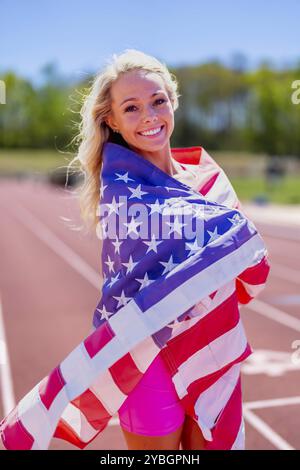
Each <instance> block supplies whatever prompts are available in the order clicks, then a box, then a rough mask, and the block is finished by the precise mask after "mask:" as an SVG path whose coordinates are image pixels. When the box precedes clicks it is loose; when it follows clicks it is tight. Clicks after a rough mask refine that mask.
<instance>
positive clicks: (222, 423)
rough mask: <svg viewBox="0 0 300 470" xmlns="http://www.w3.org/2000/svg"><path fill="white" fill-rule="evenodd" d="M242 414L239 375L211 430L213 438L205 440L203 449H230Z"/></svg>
mask: <svg viewBox="0 0 300 470" xmlns="http://www.w3.org/2000/svg"><path fill="white" fill-rule="evenodd" d="M242 416H243V414H242V390H241V377H239V380H238V381H237V384H236V386H235V389H234V390H233V392H232V395H231V397H230V399H229V400H228V402H227V404H226V406H225V408H224V409H223V410H222V412H221V414H220V415H219V417H218V419H217V423H216V424H215V426H214V428H213V430H212V438H213V440H212V441H206V442H205V450H230V449H231V448H232V446H233V444H234V442H235V440H236V438H237V435H238V432H239V430H240V426H241V423H242Z"/></svg>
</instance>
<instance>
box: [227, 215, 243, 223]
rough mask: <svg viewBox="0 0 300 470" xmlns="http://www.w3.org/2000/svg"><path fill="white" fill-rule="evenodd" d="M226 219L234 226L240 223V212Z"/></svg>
mask: <svg viewBox="0 0 300 470" xmlns="http://www.w3.org/2000/svg"><path fill="white" fill-rule="evenodd" d="M227 220H229V222H231V223H232V225H233V226H236V225H238V224H239V223H240V221H241V216H240V214H234V216H233V217H232V218H230V217H227Z"/></svg>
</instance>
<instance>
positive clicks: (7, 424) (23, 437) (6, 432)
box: [0, 408, 34, 450]
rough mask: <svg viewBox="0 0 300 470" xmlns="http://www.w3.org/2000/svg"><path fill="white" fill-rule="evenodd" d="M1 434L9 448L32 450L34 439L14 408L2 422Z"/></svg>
mask: <svg viewBox="0 0 300 470" xmlns="http://www.w3.org/2000/svg"><path fill="white" fill-rule="evenodd" d="M0 435H1V439H2V442H3V444H4V446H5V448H6V449H7V450H30V449H31V448H32V446H33V443H34V439H33V437H32V435H31V434H30V433H29V432H28V431H27V429H26V428H25V427H24V425H23V424H22V422H21V421H20V419H19V417H18V412H17V408H14V409H13V410H12V411H11V412H10V413H9V414H8V415H7V417H6V418H5V419H4V420H2V421H1V423H0Z"/></svg>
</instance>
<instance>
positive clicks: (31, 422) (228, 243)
mask: <svg viewBox="0 0 300 470" xmlns="http://www.w3.org/2000/svg"><path fill="white" fill-rule="evenodd" d="M172 156H173V157H174V159H175V160H176V161H177V162H180V163H181V164H182V168H184V169H185V170H188V171H190V172H192V173H193V174H194V178H193V187H191V186H189V185H187V184H185V183H183V182H181V181H178V180H177V179H176V178H174V177H172V176H169V175H168V174H166V173H165V172H163V171H162V170H160V169H159V168H158V167H157V166H156V165H154V164H152V163H151V162H149V161H147V160H145V159H144V158H143V157H141V156H140V155H139V154H138V153H136V152H134V151H133V150H130V149H128V148H125V147H123V146H121V145H117V144H114V143H111V142H107V143H105V144H104V149H103V164H102V169H101V175H100V176H101V187H100V204H99V232H98V234H99V235H100V236H101V237H102V238H103V240H102V244H103V247H102V255H101V256H102V272H103V285H102V292H101V298H100V300H99V302H98V304H97V306H96V309H95V312H94V318H93V329H92V332H91V333H90V334H89V336H87V337H86V338H85V339H84V340H83V341H82V342H81V343H80V344H79V345H78V346H77V347H76V348H75V349H74V350H73V351H72V352H71V353H70V354H69V355H68V356H67V357H66V358H65V359H64V360H63V361H62V362H61V363H60V364H59V365H58V366H57V367H55V368H54V369H53V370H52V371H51V372H50V373H49V375H47V376H46V377H45V378H43V379H42V380H41V381H40V382H39V383H38V384H37V385H36V386H35V387H34V388H33V389H32V390H31V391H30V392H29V393H28V394H27V395H26V396H25V397H24V398H23V399H22V400H21V401H20V402H19V403H18V405H17V406H16V407H15V408H14V409H13V410H12V411H11V412H10V413H9V415H8V416H7V417H5V418H4V419H3V420H2V421H1V423H0V432H1V438H2V441H3V444H4V446H5V447H6V448H7V449H23V450H26V449H32V450H34V449H47V448H48V447H49V444H50V441H51V439H52V438H53V437H57V438H60V439H64V440H66V441H69V442H71V443H72V444H74V445H75V446H76V447H78V448H80V449H83V448H85V447H86V446H87V445H88V444H89V443H90V442H91V441H92V440H93V439H94V438H95V437H96V436H97V435H98V434H99V433H101V432H102V431H103V430H104V429H105V428H106V427H107V425H108V423H109V421H110V420H111V418H112V417H113V416H114V415H116V414H117V413H118V410H119V409H120V408H121V406H122V404H123V403H124V401H125V400H126V398H127V397H128V395H129V394H130V392H131V391H132V390H133V389H134V387H135V386H136V385H137V384H138V382H139V380H140V379H141V378H142V376H143V374H144V373H145V372H146V370H147V368H148V367H149V366H150V364H151V363H152V362H153V360H154V359H155V358H156V357H157V355H158V354H160V355H161V357H162V358H163V359H164V361H165V364H166V366H167V367H168V369H169V371H170V376H171V378H172V381H173V383H174V386H175V388H176V391H177V393H178V396H179V398H180V400H181V403H182V405H183V406H184V409H185V412H186V414H188V415H190V416H192V417H193V418H194V420H195V421H196V422H197V425H198V426H199V428H200V429H201V431H202V434H203V436H204V438H205V448H206V449H207V450H209V449H219V450H221V449H232V450H234V449H244V446H245V435H244V421H243V416H242V388H241V371H240V367H241V363H242V361H244V360H245V359H246V358H247V357H248V356H249V355H250V354H251V353H252V350H251V347H250V345H249V343H248V342H247V338H246V335H245V331H244V328H243V325H242V321H241V319H240V315H239V305H240V304H246V303H248V302H249V301H251V299H252V298H253V297H254V296H255V295H257V294H258V293H259V292H260V291H261V290H262V289H263V287H264V285H265V282H266V279H267V276H268V273H269V264H268V260H267V257H268V253H267V250H266V247H265V245H264V242H263V240H262V238H261V236H260V235H259V233H258V232H257V229H256V227H255V226H254V224H253V223H252V222H251V221H250V220H249V219H248V218H247V217H246V216H245V215H244V214H243V212H242V208H241V205H240V203H239V201H238V199H237V197H236V194H235V192H234V190H233V188H232V186H231V184H230V182H229V180H228V178H227V177H226V175H225V173H224V171H223V170H222V169H221V168H220V167H219V166H218V165H217V164H216V162H215V161H214V160H213V159H212V158H211V157H210V156H209V155H208V153H207V152H206V151H205V150H204V149H203V148H202V147H190V148H186V149H172Z"/></svg>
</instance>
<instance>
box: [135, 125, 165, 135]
mask: <svg viewBox="0 0 300 470" xmlns="http://www.w3.org/2000/svg"><path fill="white" fill-rule="evenodd" d="M160 130H161V127H158V128H157V129H153V130H152V131H147V132H140V134H142V135H154V134H158V133H159V132H160Z"/></svg>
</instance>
